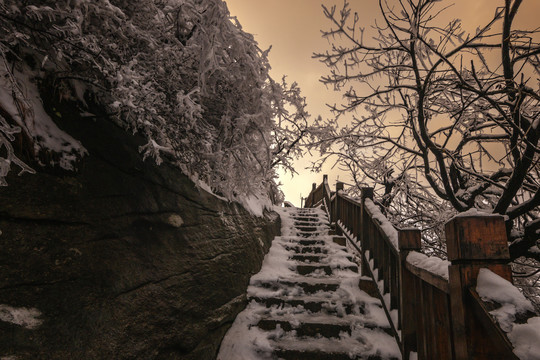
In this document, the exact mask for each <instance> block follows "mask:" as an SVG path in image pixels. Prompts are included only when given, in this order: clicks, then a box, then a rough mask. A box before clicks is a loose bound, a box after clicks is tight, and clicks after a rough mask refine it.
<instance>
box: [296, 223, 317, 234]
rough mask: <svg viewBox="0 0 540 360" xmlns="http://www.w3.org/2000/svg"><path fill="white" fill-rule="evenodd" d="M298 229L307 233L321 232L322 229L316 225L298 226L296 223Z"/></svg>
mask: <svg viewBox="0 0 540 360" xmlns="http://www.w3.org/2000/svg"><path fill="white" fill-rule="evenodd" d="M295 228H296V230H298V231H301V232H306V233H313V232H321V231H322V230H321V229H320V228H318V227H316V226H298V225H295Z"/></svg>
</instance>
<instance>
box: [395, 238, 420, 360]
mask: <svg viewBox="0 0 540 360" xmlns="http://www.w3.org/2000/svg"><path fill="white" fill-rule="evenodd" d="M420 239H421V233H420V230H418V229H403V230H399V233H398V246H399V260H400V264H399V305H400V306H399V322H400V328H401V353H402V354H403V360H409V355H410V353H411V351H414V352H417V340H416V330H417V329H416V318H417V316H416V312H417V311H418V310H419V309H418V299H417V298H416V291H415V281H414V275H413V274H411V272H410V271H409V270H407V268H406V267H405V266H406V262H407V255H409V253H410V252H411V251H420V249H421V247H422V245H421V240H420Z"/></svg>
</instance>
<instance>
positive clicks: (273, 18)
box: [225, 0, 540, 206]
mask: <svg viewBox="0 0 540 360" xmlns="http://www.w3.org/2000/svg"><path fill="white" fill-rule="evenodd" d="M225 2H226V3H227V5H228V7H229V11H230V13H231V15H233V16H236V17H237V18H238V20H239V21H240V24H242V27H243V29H244V30H245V31H246V32H249V33H252V34H254V35H255V40H257V42H258V43H259V45H260V47H261V48H262V49H267V48H268V47H269V46H270V45H272V50H271V51H270V55H269V58H270V65H271V66H272V71H271V75H272V77H273V78H274V79H275V80H279V79H280V78H281V77H282V76H283V75H287V76H288V81H289V82H293V81H296V82H297V83H298V84H299V85H300V88H301V89H302V93H303V95H304V96H305V97H306V99H307V103H308V110H309V112H310V113H311V115H312V116H318V115H321V116H322V117H323V118H328V117H331V114H330V112H329V111H328V110H327V108H326V106H325V104H327V103H332V104H334V103H340V102H341V94H339V93H335V92H333V91H332V89H326V87H325V86H324V85H322V84H321V83H320V82H319V78H320V77H321V75H324V74H326V73H327V68H326V67H325V66H324V65H322V64H320V63H319V62H318V61H317V60H315V59H312V55H313V52H323V51H325V50H326V49H329V43H328V41H327V40H325V39H322V38H321V32H320V31H321V29H327V28H329V27H330V23H329V21H328V20H327V19H326V18H325V17H324V15H323V13H322V8H321V4H322V3H324V4H325V5H326V6H327V7H330V6H332V5H337V8H338V9H340V8H341V6H342V5H343V1H336V0H331V1H326V0H325V1H320V0H225ZM452 2H454V3H455V5H454V6H452V7H451V8H450V9H449V10H448V11H447V16H448V17H451V18H459V19H461V20H462V25H463V27H464V28H465V29H466V30H468V31H471V32H474V30H475V29H476V27H477V26H478V25H480V24H483V23H485V21H486V20H488V19H489V18H491V17H492V16H493V14H494V12H495V7H496V6H500V5H502V4H503V3H504V1H502V0H455V1H448V3H452ZM350 3H351V7H352V8H353V9H354V10H355V11H358V15H359V16H360V22H361V23H363V25H362V26H364V27H366V28H368V27H369V26H370V25H372V24H373V22H374V20H375V19H376V18H377V17H378V11H379V5H378V4H379V1H378V0H356V1H355V0H351V1H350ZM515 24H516V28H526V29H533V28H536V27H539V26H540V0H524V1H523V5H522V6H521V8H520V12H519V14H518V17H517V18H516V21H515ZM313 155H315V156H316V155H317V154H313ZM309 163H310V158H309V157H308V156H306V157H304V158H303V159H301V160H300V161H298V162H297V166H296V170H297V172H298V173H299V174H298V175H295V176H294V178H291V176H290V174H280V180H281V182H282V183H283V186H282V187H281V188H282V190H283V192H284V193H285V198H286V200H288V201H290V202H292V203H293V204H295V205H297V206H299V205H300V196H304V197H305V196H307V195H308V194H309V191H310V190H311V183H313V182H316V183H317V184H318V183H320V182H321V181H322V174H320V173H319V174H315V173H311V172H310V171H309V170H306V169H305V167H306V166H308V165H309ZM324 173H327V174H328V175H329V183H330V186H331V188H332V189H333V188H334V184H335V181H336V179H337V178H338V177H339V179H340V180H342V181H345V182H347V180H348V177H347V174H345V173H342V172H340V171H339V170H338V169H337V168H334V169H330V168H327V169H326V170H325V171H324Z"/></svg>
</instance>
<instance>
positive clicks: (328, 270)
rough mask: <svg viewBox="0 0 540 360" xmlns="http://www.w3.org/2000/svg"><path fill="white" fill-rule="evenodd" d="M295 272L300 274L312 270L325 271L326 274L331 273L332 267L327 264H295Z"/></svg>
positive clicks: (311, 271) (310, 272) (308, 272)
mask: <svg viewBox="0 0 540 360" xmlns="http://www.w3.org/2000/svg"><path fill="white" fill-rule="evenodd" d="M296 272H297V273H299V274H300V275H308V274H312V273H314V272H318V273H323V272H324V273H325V274H326V275H332V268H331V267H330V266H329V265H320V264H314V265H311V264H310V265H297V266H296Z"/></svg>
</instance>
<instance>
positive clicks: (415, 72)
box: [315, 0, 540, 260]
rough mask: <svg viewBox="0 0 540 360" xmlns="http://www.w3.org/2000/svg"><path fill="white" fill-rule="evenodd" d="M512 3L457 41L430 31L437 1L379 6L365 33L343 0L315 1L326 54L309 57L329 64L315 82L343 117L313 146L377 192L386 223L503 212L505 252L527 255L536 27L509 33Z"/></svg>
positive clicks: (537, 101)
mask: <svg viewBox="0 0 540 360" xmlns="http://www.w3.org/2000/svg"><path fill="white" fill-rule="evenodd" d="M521 4H522V1H521V0H505V1H503V2H502V4H500V5H501V6H500V7H496V8H495V7H494V9H493V11H494V15H493V17H492V18H491V20H490V21H488V22H487V23H486V24H483V25H482V26H480V27H478V28H477V30H476V33H474V34H468V33H467V32H466V31H465V30H463V28H462V25H461V23H460V21H459V20H452V21H450V22H449V23H447V24H442V21H441V20H440V18H441V17H442V15H441V14H443V13H444V10H445V9H446V8H447V7H448V6H449V5H448V4H447V3H446V2H445V1H440V0H396V1H391V0H379V7H380V13H381V16H382V22H379V23H375V25H373V26H372V29H371V31H370V32H369V35H370V36H367V34H368V31H365V30H364V29H363V28H361V27H360V24H359V17H358V15H357V14H356V13H353V12H352V11H351V8H350V7H349V4H348V2H347V1H345V3H344V6H343V8H342V9H341V10H340V11H337V10H336V7H331V8H327V7H325V6H324V5H323V10H324V14H325V15H326V17H327V18H328V19H329V20H330V21H331V23H332V27H331V29H329V30H327V31H323V36H324V37H326V38H328V39H330V42H331V49H330V50H328V51H327V52H325V53H319V54H315V57H316V58H317V59H319V60H320V61H322V62H323V63H324V64H326V65H327V66H328V67H329V69H330V73H329V74H328V75H326V76H324V77H323V78H322V82H323V83H325V84H326V85H328V86H331V87H333V88H334V89H337V90H343V94H344V98H345V99H346V101H345V103H344V104H342V105H333V106H331V109H332V111H333V112H334V114H335V115H336V119H339V118H340V117H345V116H347V117H350V119H351V120H350V122H349V124H348V125H346V126H344V127H342V128H340V127H339V126H337V120H334V121H333V122H331V123H332V125H333V126H334V127H333V131H332V133H331V134H330V136H326V137H323V138H320V139H319V141H318V142H317V143H316V145H317V146H321V147H323V148H328V147H329V146H330V145H329V144H333V149H335V151H334V154H333V155H332V156H337V161H338V162H339V163H341V165H342V166H345V167H346V168H348V169H350V171H351V173H352V174H353V178H354V179H355V180H356V181H357V183H358V184H360V183H366V182H367V183H371V184H375V185H376V189H378V190H379V191H381V190H382V192H383V201H382V203H383V205H384V206H386V208H387V212H388V214H389V216H390V217H392V216H394V220H395V221H401V222H405V223H407V224H411V223H416V224H421V225H422V226H424V227H433V226H434V224H436V223H437V222H439V223H441V222H442V221H441V219H444V218H445V217H448V216H450V215H451V213H452V211H448V209H447V208H446V207H444V204H449V205H451V207H452V208H453V209H454V212H464V211H467V210H469V209H471V208H478V209H481V210H483V211H488V212H494V213H499V214H503V215H506V216H507V227H508V234H509V235H510V239H511V241H512V243H511V244H510V252H511V257H512V258H513V259H516V258H519V257H520V256H524V255H525V256H528V257H530V258H535V259H537V260H539V259H540V251H538V247H537V246H536V245H537V241H538V239H539V237H540V235H539V234H538V233H537V230H538V229H540V219H539V211H538V205H539V204H540V193H539V188H540V180H539V179H540V177H539V165H538V161H539V159H540V157H539V150H540V149H539V146H538V142H539V136H540V126H539V125H540V115H539V111H540V106H539V105H540V96H539V88H538V85H539V84H538V81H537V77H538V74H539V63H540V61H539V54H540V44H539V42H538V34H539V32H538V29H533V30H517V29H515V28H514V19H515V17H516V14H517V12H518V9H519V8H520V5H521ZM368 38H369V39H368ZM328 159H330V154H328V155H327V156H325V157H323V158H322V159H321V162H324V161H327V160H328ZM318 165H320V164H316V166H318ZM441 204H442V205H441ZM440 206H442V208H441V207H440ZM422 209H424V210H425V212H423V214H424V215H423V216H424V218H423V219H421V221H419V219H417V218H415V216H414V215H413V214H414V211H418V210H422ZM437 209H442V210H437ZM430 212H431V217H430V216H429V214H430ZM398 214H400V215H398Z"/></svg>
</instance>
